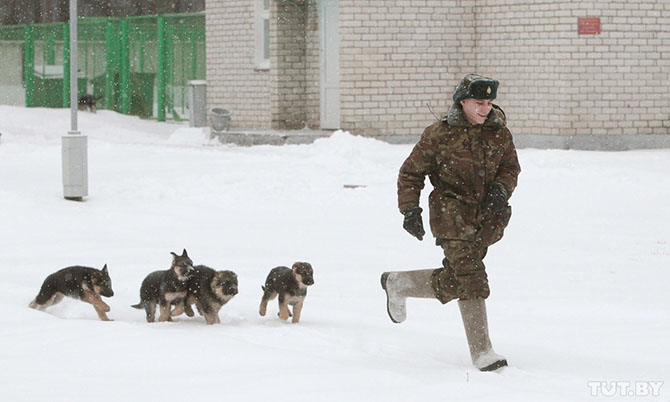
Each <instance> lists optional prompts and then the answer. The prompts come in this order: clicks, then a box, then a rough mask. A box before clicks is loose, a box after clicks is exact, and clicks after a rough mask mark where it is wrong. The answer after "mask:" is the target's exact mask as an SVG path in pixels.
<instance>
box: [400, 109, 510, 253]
mask: <svg viewBox="0 0 670 402" xmlns="http://www.w3.org/2000/svg"><path fill="white" fill-rule="evenodd" d="M520 171H521V168H520V167H519V161H518V159H517V155H516V149H515V148H514V143H513V142H512V134H511V133H510V131H509V130H508V129H507V127H506V123H505V114H504V113H503V111H502V110H501V109H500V108H499V107H497V106H495V105H494V107H493V108H492V109H491V112H490V113H489V115H488V117H487V119H486V121H485V122H484V124H481V125H475V126H473V125H472V124H470V123H469V122H468V120H467V119H466V117H465V115H464V114H463V111H462V109H461V108H460V107H458V106H455V105H454V106H452V108H451V110H450V111H449V113H448V114H447V116H446V117H445V118H444V119H442V120H441V121H438V122H436V123H434V124H433V125H431V126H429V127H427V128H426V129H425V131H424V132H423V135H422V136H421V140H420V141H419V142H418V143H417V144H416V146H415V147H414V149H413V150H412V153H411V154H410V155H409V157H408V158H407V159H406V160H405V162H404V163H403V165H402V167H401V168H400V174H399V175H398V207H399V209H400V212H405V211H407V210H409V209H411V208H415V207H418V206H419V196H420V194H421V190H422V189H423V186H424V180H425V176H428V177H429V178H430V182H431V184H432V185H433V187H434V190H433V192H432V193H431V194H430V197H429V207H430V228H431V231H432V233H433V236H434V237H435V238H437V239H458V240H467V241H475V240H480V241H482V242H483V243H484V245H485V246H488V245H490V244H492V243H495V242H496V241H498V240H499V239H500V238H501V237H502V232H503V230H504V229H505V226H507V223H508V221H509V218H510V216H511V208H510V207H509V206H507V207H506V208H505V209H504V210H503V211H501V212H499V213H496V214H490V215H487V216H485V215H484V212H483V208H482V204H483V203H484V199H485V198H486V194H487V191H488V189H489V188H490V187H491V185H492V184H493V183H495V182H500V183H502V184H503V185H504V186H505V188H506V189H507V192H508V194H509V195H511V194H512V191H514V188H515V187H516V184H517V176H518V175H519V172H520Z"/></svg>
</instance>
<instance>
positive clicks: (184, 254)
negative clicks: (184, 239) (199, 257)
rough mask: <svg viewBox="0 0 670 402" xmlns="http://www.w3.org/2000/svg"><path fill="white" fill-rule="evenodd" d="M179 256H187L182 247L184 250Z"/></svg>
mask: <svg viewBox="0 0 670 402" xmlns="http://www.w3.org/2000/svg"><path fill="white" fill-rule="evenodd" d="M181 256H182V257H188V254H186V249H184V251H183V252H182V253H181Z"/></svg>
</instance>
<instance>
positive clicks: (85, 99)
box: [77, 94, 102, 113]
mask: <svg viewBox="0 0 670 402" xmlns="http://www.w3.org/2000/svg"><path fill="white" fill-rule="evenodd" d="M100 99H102V96H98V97H97V98H96V97H94V96H93V95H91V94H86V95H83V96H82V97H81V98H79V100H78V102H77V106H78V109H79V110H86V108H88V110H89V111H90V112H93V113H95V112H96V110H97V107H96V103H97V102H98V101H99V100H100Z"/></svg>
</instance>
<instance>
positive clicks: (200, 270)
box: [172, 265, 237, 325]
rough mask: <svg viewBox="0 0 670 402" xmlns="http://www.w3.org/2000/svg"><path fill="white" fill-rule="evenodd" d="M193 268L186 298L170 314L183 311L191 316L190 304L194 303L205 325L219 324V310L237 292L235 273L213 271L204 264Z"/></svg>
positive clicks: (176, 314) (173, 314)
mask: <svg viewBox="0 0 670 402" xmlns="http://www.w3.org/2000/svg"><path fill="white" fill-rule="evenodd" d="M193 269H194V271H193V275H192V276H191V278H190V279H189V280H188V289H187V294H186V298H185V299H184V302H183V303H180V304H178V305H177V306H175V309H174V310H173V311H172V316H173V317H176V316H178V315H180V314H181V313H183V312H184V311H185V312H186V315H187V316H189V317H193V315H194V314H193V310H192V309H191V305H192V304H194V303H195V306H196V307H197V309H198V312H199V313H200V315H202V316H203V317H205V321H206V322H207V325H212V324H220V323H221V321H220V320H219V310H221V307H223V305H224V304H226V303H228V302H229V301H230V299H232V298H233V297H234V296H235V295H236V294H237V275H236V274H235V272H233V271H215V270H213V269H212V268H210V267H207V266H205V265H196V266H195V267H193Z"/></svg>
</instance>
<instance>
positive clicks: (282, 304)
mask: <svg viewBox="0 0 670 402" xmlns="http://www.w3.org/2000/svg"><path fill="white" fill-rule="evenodd" d="M313 284H314V271H313V270H312V265H311V264H309V263H308V262H296V263H295V264H293V267H292V268H288V267H276V268H273V269H272V270H271V271H270V273H269V274H268V277H267V279H266V280H265V286H261V289H263V297H262V298H261V307H260V309H259V311H258V312H259V313H260V315H261V316H265V313H266V312H267V307H268V301H270V300H272V299H274V298H275V297H277V295H279V313H278V314H277V315H278V316H279V318H280V319H282V320H288V318H289V317H290V316H293V319H292V322H293V323H297V322H299V321H300V313H301V312H302V304H303V302H304V301H305V297H307V287H308V286H311V285H313ZM289 305H291V306H293V313H291V312H290V311H289V309H288V306H289Z"/></svg>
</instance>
